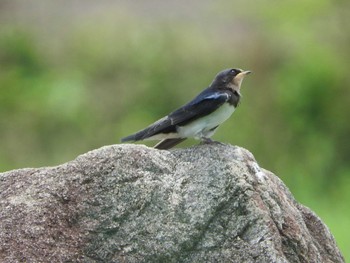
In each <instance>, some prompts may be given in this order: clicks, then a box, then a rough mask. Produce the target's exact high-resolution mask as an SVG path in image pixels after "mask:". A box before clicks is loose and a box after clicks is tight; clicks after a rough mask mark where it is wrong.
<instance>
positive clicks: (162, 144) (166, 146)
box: [154, 138, 186, 150]
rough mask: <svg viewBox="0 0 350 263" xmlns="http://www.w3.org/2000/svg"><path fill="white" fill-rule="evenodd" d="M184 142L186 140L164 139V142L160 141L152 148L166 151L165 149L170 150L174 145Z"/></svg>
mask: <svg viewBox="0 0 350 263" xmlns="http://www.w3.org/2000/svg"><path fill="white" fill-rule="evenodd" d="M184 140H186V138H175V139H165V140H162V141H160V142H159V143H157V144H156V145H155V146H154V148H156V149H159V150H167V149H170V148H172V147H174V146H175V145H177V144H179V143H181V142H183V141H184Z"/></svg>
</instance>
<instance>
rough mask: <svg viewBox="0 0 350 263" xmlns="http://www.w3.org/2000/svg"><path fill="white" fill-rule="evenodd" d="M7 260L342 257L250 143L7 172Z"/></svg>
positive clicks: (140, 151)
mask: <svg viewBox="0 0 350 263" xmlns="http://www.w3.org/2000/svg"><path fill="white" fill-rule="evenodd" d="M0 261H1V262H260V263H261V262H269V263H270V262H344V259H343V257H342V255H341V254H340V252H339V250H338V248H337V246H336V244H335V241H334V239H333V237H332V235H331V233H330V232H329V230H328V228H327V227H326V226H325V225H324V224H323V223H322V221H321V220H320V219H319V218H318V217H317V216H316V215H315V214H314V213H313V212H312V211H311V210H310V209H308V208H306V207H304V206H303V205H301V204H299V203H297V202H296V201H295V199H294V198H293V196H292V195H291V193H290V192H289V190H288V189H287V188H286V186H285V185H284V184H283V182H282V181H281V180H280V179H279V178H278V177H276V176H275V175H273V174H272V173H270V172H268V171H266V170H263V169H261V168H260V167H259V165H258V164H257V163H256V161H255V159H254V157H253V156H252V154H251V153H249V152H248V151H247V150H245V149H242V148H239V147H233V146H228V145H218V144H212V145H201V146H195V147H192V148H188V149H181V150H173V151H160V150H155V149H151V148H147V147H145V146H140V145H114V146H106V147H103V148H100V149H97V150H94V151H91V152H88V153H86V154H84V155H81V156H79V157H78V158H77V159H75V160H73V161H71V162H68V163H66V164H62V165H60V166H57V167H44V168H38V169H21V170H14V171H10V172H6V173H2V174H0Z"/></svg>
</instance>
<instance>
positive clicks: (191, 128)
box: [121, 68, 251, 150]
mask: <svg viewBox="0 0 350 263" xmlns="http://www.w3.org/2000/svg"><path fill="white" fill-rule="evenodd" d="M250 73H251V71H249V70H242V69H239V68H230V69H225V70H222V71H220V72H219V73H218V74H217V75H216V76H215V78H214V80H213V81H212V83H211V84H210V85H209V86H208V87H207V88H206V89H204V90H203V91H202V92H201V93H199V94H198V95H197V96H196V97H195V98H194V99H193V100H191V101H190V102H188V103H187V104H185V105H184V106H182V107H180V108H178V109H177V110H175V111H173V112H171V113H169V114H168V115H167V116H165V117H163V118H161V119H159V120H158V121H156V122H154V123H153V124H151V125H149V126H148V127H147V128H145V129H143V130H140V131H138V132H136V133H134V134H131V135H129V136H127V137H124V138H122V139H121V142H130V141H133V142H135V141H141V140H160V142H159V143H157V144H156V145H155V146H154V148H156V149H160V150H166V149H170V148H172V147H174V146H175V145H177V144H179V143H181V142H183V141H184V140H186V139H187V138H194V139H197V140H200V141H201V143H203V144H205V143H212V142H214V141H213V140H212V139H211V138H210V137H211V136H212V135H213V134H214V132H215V131H216V130H217V128H218V127H219V125H220V124H222V123H223V122H225V121H226V120H227V119H228V118H229V117H230V116H231V115H232V113H233V112H234V111H235V110H236V108H237V107H238V105H239V103H240V100H241V97H242V95H241V93H240V90H241V84H242V81H243V79H244V77H245V76H246V75H248V74H250Z"/></svg>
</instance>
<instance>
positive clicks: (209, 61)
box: [0, 0, 350, 260]
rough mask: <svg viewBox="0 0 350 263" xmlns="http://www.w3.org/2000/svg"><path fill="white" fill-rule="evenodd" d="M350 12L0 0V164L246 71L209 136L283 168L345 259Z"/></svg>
mask: <svg viewBox="0 0 350 263" xmlns="http://www.w3.org/2000/svg"><path fill="white" fill-rule="evenodd" d="M349 17H350V2H349V1H347V0H343V1H341V0H339V1H330V0H306V1H305V0H293V1H292V0H286V1H268V0H261V1H243V0H237V1H228V0H227V1H223V0H218V1H209V0H200V1H199V0H197V1H184V0H180V1H170V0H149V1H137V0H134V1H108V0H103V1H92V0H85V1H46V0H45V1H39V0H37V1H17V0H1V1H0V171H6V170H10V169H17V168H23V167H39V166H51V165H57V164H60V163H62V162H66V161H69V160H71V159H73V158H75V157H76V156H77V155H79V154H81V153H84V152H86V151H89V150H92V149H94V148H98V147H101V146H103V145H109V144H115V143H119V140H120V138H121V137H123V136H126V135H128V134H130V133H132V132H135V131H137V130H139V129H141V128H143V127H144V126H146V125H149V124H150V123H152V122H153V121H155V120H156V119H158V118H160V117H162V116H164V115H165V114H167V113H168V112H170V111H172V110H174V109H175V108H177V107H178V106H180V105H182V104H184V103H186V102H187V101H188V100H190V99H191V98H193V97H194V96H195V95H196V94H197V93H198V92H200V91H201V90H202V89H203V88H205V87H206V86H207V85H208V84H209V83H210V82H211V81H212V79H213V77H214V76H215V74H216V73H217V72H219V71H220V70H222V69H224V68H228V67H239V68H243V69H250V70H252V71H253V72H254V74H252V75H249V77H247V78H246V79H245V81H244V83H243V87H242V93H243V100H242V103H241V105H240V107H239V109H238V110H237V111H236V112H235V114H234V115H233V116H232V117H231V118H230V119H229V121H227V122H226V123H225V124H224V125H223V126H222V127H221V128H220V129H219V130H218V131H217V133H216V135H215V136H214V139H216V140H219V141H222V142H227V143H231V144H235V145H239V146H242V147H245V148H247V149H249V150H250V151H251V152H252V153H253V154H254V155H255V157H256V159H257V160H258V162H259V163H260V165H261V166H262V167H264V168H266V169H268V170H271V171H272V172H274V173H276V174H277V175H278V176H279V177H280V178H282V180H283V181H284V182H285V183H286V184H287V185H288V187H289V188H290V190H291V191H292V193H293V194H294V196H295V197H296V199H297V200H298V201H299V202H301V203H303V204H305V205H306V206H308V207H310V208H311V209H312V210H314V211H315V212H316V213H317V214H318V215H319V216H320V217H321V218H322V219H323V220H324V221H325V222H326V224H327V225H328V226H329V228H330V229H331V231H332V233H333V234H334V236H335V238H336V240H337V243H338V245H339V246H340V248H341V250H342V252H343V254H344V255H345V257H346V259H347V260H350V242H349V236H350V149H349V148H350V121H349V120H350V119H349V115H350V112H349V110H350V73H349V70H350V26H349V24H350V20H349ZM193 143H196V142H194V141H191V140H190V141H189V142H187V143H185V144H182V145H181V147H186V146H188V145H191V144H193ZM148 145H152V144H148Z"/></svg>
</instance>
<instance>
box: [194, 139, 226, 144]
mask: <svg viewBox="0 0 350 263" xmlns="http://www.w3.org/2000/svg"><path fill="white" fill-rule="evenodd" d="M200 144H201V145H203V144H220V145H225V144H224V143H222V142H218V141H214V140H212V139H210V138H201V142H200Z"/></svg>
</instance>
